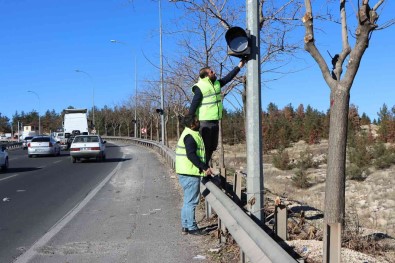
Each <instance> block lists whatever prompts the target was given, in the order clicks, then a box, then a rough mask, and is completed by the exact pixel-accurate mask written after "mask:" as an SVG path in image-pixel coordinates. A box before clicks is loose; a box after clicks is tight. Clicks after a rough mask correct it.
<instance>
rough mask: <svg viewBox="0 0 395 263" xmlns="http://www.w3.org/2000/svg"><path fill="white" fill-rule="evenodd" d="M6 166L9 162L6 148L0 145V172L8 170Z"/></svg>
mask: <svg viewBox="0 0 395 263" xmlns="http://www.w3.org/2000/svg"><path fill="white" fill-rule="evenodd" d="M8 166H9V162H8V152H7V148H6V147H5V145H2V146H1V149H0V168H1V170H2V171H5V170H7V169H8Z"/></svg>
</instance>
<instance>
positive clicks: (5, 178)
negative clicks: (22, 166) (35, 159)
mask: <svg viewBox="0 0 395 263" xmlns="http://www.w3.org/2000/svg"><path fill="white" fill-rule="evenodd" d="M18 175H19V174H13V175H11V176H8V177H4V178H1V179H0V181H4V180H7V179H10V178H12V177H15V176H18Z"/></svg>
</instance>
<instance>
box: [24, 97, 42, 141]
mask: <svg viewBox="0 0 395 263" xmlns="http://www.w3.org/2000/svg"><path fill="white" fill-rule="evenodd" d="M27 92H30V93H33V94H34V95H36V96H37V99H38V134H39V135H41V117H40V107H41V106H40V105H41V103H40V96H38V94H37V93H36V92H34V91H32V90H28V91H27Z"/></svg>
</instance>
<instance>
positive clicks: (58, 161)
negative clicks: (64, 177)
mask: <svg viewBox="0 0 395 263" xmlns="http://www.w3.org/2000/svg"><path fill="white" fill-rule="evenodd" d="M61 161H62V160H57V161H54V162H53V163H54V164H55V163H60V162H61Z"/></svg>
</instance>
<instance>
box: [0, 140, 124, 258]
mask: <svg viewBox="0 0 395 263" xmlns="http://www.w3.org/2000/svg"><path fill="white" fill-rule="evenodd" d="M9 158H10V168H9V170H8V171H6V172H0V262H12V261H13V259H15V257H17V256H19V255H20V254H21V253H23V252H24V251H25V250H26V249H27V248H29V247H30V246H31V245H32V244H33V243H34V242H35V241H36V240H37V239H39V238H40V237H41V236H43V234H45V233H46V232H47V231H48V230H49V229H50V228H51V227H52V226H53V225H54V224H55V223H56V222H58V221H59V220H60V219H62V218H63V217H64V216H65V215H66V214H67V213H68V212H69V211H70V210H71V209H72V208H73V207H75V206H76V205H77V204H78V203H79V202H81V200H82V199H83V198H84V197H85V196H86V195H87V194H88V193H89V192H90V191H91V190H92V189H93V188H95V187H96V186H97V185H98V184H99V183H100V182H101V181H102V180H103V179H104V178H105V177H106V176H107V175H108V174H109V173H111V171H112V170H113V169H114V168H115V167H116V166H117V164H118V163H119V162H121V161H123V159H122V153H121V151H120V147H117V146H115V145H111V144H108V145H107V160H106V162H102V163H97V162H95V161H93V160H92V161H88V162H83V163H79V162H78V163H75V164H73V163H71V161H70V157H69V155H68V152H66V151H63V152H62V154H61V156H59V157H37V158H28V157H27V151H26V150H22V149H18V150H11V151H9Z"/></svg>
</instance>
